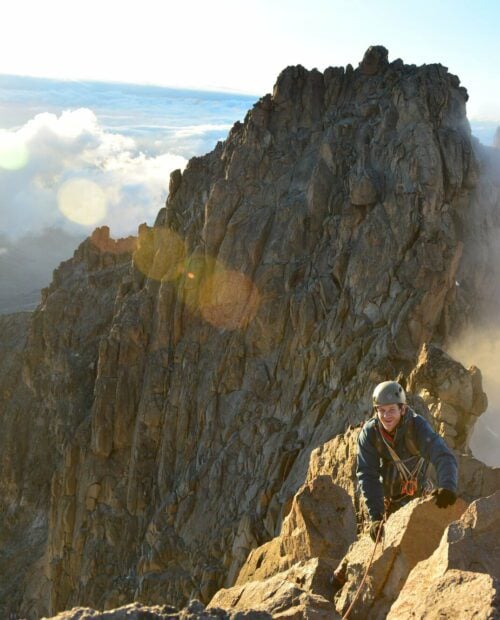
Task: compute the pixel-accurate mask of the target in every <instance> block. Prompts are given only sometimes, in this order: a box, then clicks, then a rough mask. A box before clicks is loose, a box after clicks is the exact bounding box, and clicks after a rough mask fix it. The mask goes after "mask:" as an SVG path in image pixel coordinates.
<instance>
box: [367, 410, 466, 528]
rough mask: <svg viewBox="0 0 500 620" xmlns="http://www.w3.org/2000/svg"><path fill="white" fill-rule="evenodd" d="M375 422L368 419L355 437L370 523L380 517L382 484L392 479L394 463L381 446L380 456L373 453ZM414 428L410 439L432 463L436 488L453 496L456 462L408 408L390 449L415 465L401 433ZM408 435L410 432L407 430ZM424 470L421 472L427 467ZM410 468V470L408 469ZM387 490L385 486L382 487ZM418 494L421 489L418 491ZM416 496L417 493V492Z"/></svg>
mask: <svg viewBox="0 0 500 620" xmlns="http://www.w3.org/2000/svg"><path fill="white" fill-rule="evenodd" d="M378 424H379V421H378V419H377V418H376V417H373V418H370V420H368V422H366V423H365V425H364V426H363V428H362V429H361V432H360V434H359V437H358V456H357V469H356V476H357V478H358V481H359V486H360V488H361V492H362V493H363V497H364V498H365V502H366V507H367V509H368V514H369V515H370V519H371V520H372V521H378V520H379V519H382V517H383V514H384V482H387V478H388V477H390V476H393V477H394V472H395V467H394V462H393V459H392V457H391V455H390V454H389V451H388V450H387V448H386V447H385V445H383V449H382V454H379V451H378V450H377V444H378V445H380V441H379V442H377V441H376V435H377V433H379V430H378ZM410 424H413V425H414V427H413V428H414V432H413V433H412V436H413V437H414V439H415V443H416V447H417V449H418V451H419V453H420V456H422V457H423V458H424V459H425V461H426V466H427V465H428V463H429V462H430V463H432V465H433V466H434V469H435V470H436V475H437V483H438V486H439V487H443V488H445V489H449V490H450V491H453V492H455V493H456V490H457V461H456V459H455V457H454V456H453V453H452V452H451V451H450V449H449V448H448V446H447V445H446V443H445V442H444V440H443V438H442V437H440V436H439V435H438V434H437V433H436V432H434V430H433V429H432V428H431V426H430V425H429V423H428V422H427V421H426V420H425V419H424V418H423V417H422V416H420V415H418V414H416V413H415V412H414V411H413V410H412V409H409V408H408V409H407V410H406V413H405V414H404V415H403V416H402V418H401V421H400V423H399V425H398V427H397V429H396V433H395V435H394V446H393V447H394V450H395V451H396V453H397V454H398V456H399V458H400V459H401V460H403V461H408V463H411V462H412V459H413V462H415V460H418V459H416V457H415V455H414V454H412V453H411V452H410V451H409V448H408V446H407V441H406V440H405V434H406V433H407V432H408V429H409V425H410ZM410 432H411V431H410ZM426 466H425V467H424V471H425V469H426V468H427V467H426ZM410 469H411V468H410ZM386 489H387V485H386ZM419 492H421V488H419ZM417 494H419V493H417ZM385 495H386V496H387V492H386V493H385Z"/></svg>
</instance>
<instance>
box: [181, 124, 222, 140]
mask: <svg viewBox="0 0 500 620" xmlns="http://www.w3.org/2000/svg"><path fill="white" fill-rule="evenodd" d="M231 127H232V125H227V124H224V125H188V126H186V127H181V128H180V129H177V130H176V132H175V136H176V137H177V138H186V137H189V136H201V135H203V134H205V133H209V132H211V131H217V132H219V131H224V132H227V131H229V130H230V129H231Z"/></svg>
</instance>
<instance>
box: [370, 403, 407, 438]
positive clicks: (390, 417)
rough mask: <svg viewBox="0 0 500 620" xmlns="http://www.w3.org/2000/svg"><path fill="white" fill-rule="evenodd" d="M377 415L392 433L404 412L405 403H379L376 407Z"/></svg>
mask: <svg viewBox="0 0 500 620" xmlns="http://www.w3.org/2000/svg"><path fill="white" fill-rule="evenodd" d="M376 409H377V416H378V419H379V420H380V422H381V424H382V426H383V427H384V428H385V430H386V431H387V432H388V433H392V432H393V431H394V430H395V428H396V426H397V425H398V424H399V421H400V420H401V416H402V415H403V413H404V405H398V404H394V405H379V406H378V407H376Z"/></svg>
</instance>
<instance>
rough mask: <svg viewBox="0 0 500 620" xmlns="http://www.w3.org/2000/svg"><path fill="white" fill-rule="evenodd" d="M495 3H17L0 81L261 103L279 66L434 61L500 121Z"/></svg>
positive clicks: (5, 29) (1, 32)
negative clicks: (102, 85)
mask: <svg viewBox="0 0 500 620" xmlns="http://www.w3.org/2000/svg"><path fill="white" fill-rule="evenodd" d="M499 24H500V2H497V1H493V0H476V1H475V2H470V1H467V2H465V1H463V0H454V1H450V0H440V1H439V0H434V1H429V0H421V1H419V2H414V1H398V2H395V1H388V0H377V1H376V2H375V1H371V0H370V1H368V0H364V1H362V0H309V1H308V2H304V1H298V0H252V2H247V1H241V0H211V1H210V2H206V0H184V1H183V2H182V3H181V2H171V1H165V0H164V1H163V2H159V1H158V0H141V2H140V3H137V2H131V1H130V0H119V1H118V0H106V1H104V2H103V1H102V0H86V1H85V2H81V1H73V2H67V0H45V2H37V1H34V0H17V2H16V3H10V4H9V5H8V7H7V8H4V9H3V12H2V23H1V26H0V73H4V74H5V73H8V74H21V75H32V76H47V77H60V78H65V79H96V80H103V81H123V82H134V83H149V84H159V85H170V86H176V87H189V88H196V89H213V90H219V89H223V90H229V91H239V92H245V93H250V94H255V95H263V94H265V93H266V92H269V91H270V90H271V89H272V86H273V84H274V81H275V79H276V76H277V75H278V74H279V72H280V71H281V70H282V69H283V68H284V67H285V66H287V65H290V64H303V65H304V66H305V67H307V68H309V69H311V68H313V67H317V68H318V69H320V70H323V69H325V68H326V67H327V66H330V65H346V64H348V63H352V64H357V62H359V60H360V59H361V57H362V55H363V53H364V51H365V50H366V48H367V47H369V46H370V45H373V44H383V45H385V46H386V47H387V48H388V49H389V53H390V59H395V58H402V59H403V60H404V61H405V62H406V63H414V64H423V63H433V62H440V63H442V64H444V65H445V66H447V67H448V68H449V69H450V71H451V72H453V73H455V74H457V75H459V77H460V78H461V81H462V83H463V85H465V86H466V87H467V88H468V90H469V94H470V102H469V117H470V118H473V119H488V120H490V121H491V120H493V121H497V120H498V119H499V118H500V63H499V62H498V59H499V58H500V36H499Z"/></svg>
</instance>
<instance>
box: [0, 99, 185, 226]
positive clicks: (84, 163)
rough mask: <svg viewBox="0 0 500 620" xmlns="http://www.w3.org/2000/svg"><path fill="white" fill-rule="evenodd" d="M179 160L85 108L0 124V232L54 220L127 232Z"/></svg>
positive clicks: (159, 201)
mask: <svg viewBox="0 0 500 620" xmlns="http://www.w3.org/2000/svg"><path fill="white" fill-rule="evenodd" d="M186 163H187V160H186V158H185V157H183V156H182V155H178V154H174V153H171V152H167V153H163V154H153V155H151V154H145V153H144V151H143V150H141V148H140V146H139V145H138V142H137V141H136V140H135V139H134V138H132V137H130V136H125V135H123V134H121V133H117V132H110V131H107V130H105V129H104V128H103V127H102V125H101V124H100V123H99V121H98V119H97V117H96V115H95V113H94V112H93V111H92V110H90V109H88V108H80V109H77V110H68V111H65V112H62V113H61V114H60V115H57V114H54V113H48V112H44V113H40V114H37V115H36V116H35V117H34V118H32V119H30V120H29V121H28V122H26V123H25V124H24V125H22V126H21V127H20V128H18V129H15V130H14V129H10V130H6V129H3V130H0V196H1V203H0V211H1V219H0V232H3V233H5V234H7V235H9V236H10V237H13V238H17V237H19V236H21V235H24V234H27V233H32V232H36V231H40V230H43V229H45V228H50V227H55V226H57V227H60V228H62V229H63V230H66V231H68V232H71V233H83V234H88V233H89V232H90V231H91V230H92V229H93V228H94V227H95V226H97V225H102V224H107V225H109V226H110V228H111V231H112V233H113V235H115V236H122V235H128V234H130V233H134V232H136V230H137V226H138V224H140V223H141V222H144V221H147V222H148V223H151V222H152V221H153V220H154V218H155V216H156V214H157V212H158V210H159V209H160V208H161V206H162V205H163V203H164V201H165V198H166V196H167V189H168V181H169V175H170V172H171V171H172V170H174V169H175V168H184V166H185V165H186ZM64 196H65V198H64ZM64 199H65V200H66V201H68V200H69V201H70V202H72V204H73V212H72V211H71V208H69V207H68V204H67V202H66V203H65V202H64ZM96 201H100V205H99V208H96V204H95V203H96ZM70 206H71V205H70ZM74 209H76V211H77V213H75V212H74ZM78 211H79V212H80V213H79V214H78Z"/></svg>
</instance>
